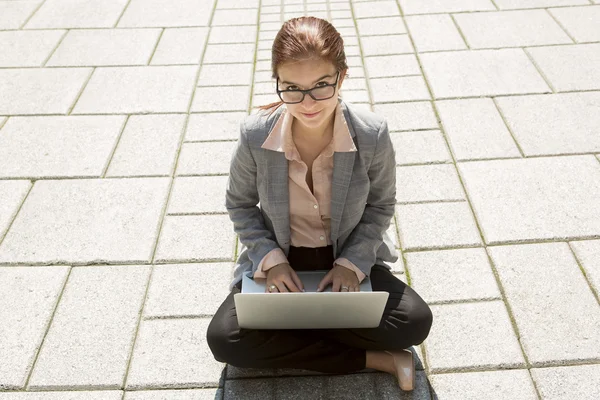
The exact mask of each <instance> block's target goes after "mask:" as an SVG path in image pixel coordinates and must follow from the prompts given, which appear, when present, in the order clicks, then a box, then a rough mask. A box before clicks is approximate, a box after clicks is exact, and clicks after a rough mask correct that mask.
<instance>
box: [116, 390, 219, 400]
mask: <svg viewBox="0 0 600 400" xmlns="http://www.w3.org/2000/svg"><path fill="white" fill-rule="evenodd" d="M165 398H167V399H169V400H221V399H222V398H223V389H222V388H212V389H208V388H207V389H173V390H165V389H161V390H135V391H130V392H125V394H124V396H123V400H164V399H165ZM120 399H121V398H120V397H119V399H118V400H120ZM116 400H117V399H116Z"/></svg>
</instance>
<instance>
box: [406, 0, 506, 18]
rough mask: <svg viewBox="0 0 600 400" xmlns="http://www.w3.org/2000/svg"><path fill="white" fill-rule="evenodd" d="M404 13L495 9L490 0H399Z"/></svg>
mask: <svg viewBox="0 0 600 400" xmlns="http://www.w3.org/2000/svg"><path fill="white" fill-rule="evenodd" d="M400 7H402V10H403V11H404V15H410V14H432V13H451V12H464V11H487V10H495V9H496V7H494V3H492V2H491V1H490V0H454V1H444V0H400Z"/></svg>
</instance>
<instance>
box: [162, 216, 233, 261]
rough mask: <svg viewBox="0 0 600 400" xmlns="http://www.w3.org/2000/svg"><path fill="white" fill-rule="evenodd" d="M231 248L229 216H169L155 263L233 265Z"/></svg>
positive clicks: (231, 229)
mask: <svg viewBox="0 0 600 400" xmlns="http://www.w3.org/2000/svg"><path fill="white" fill-rule="evenodd" d="M234 245H235V234H234V231H233V224H232V223H231V220H230V219H229V216H228V215H198V216H169V217H165V220H164V223H163V228H162V232H161V237H160V241H159V243H158V248H157V250H156V256H155V260H154V261H155V262H160V263H166V262H179V261H192V262H196V261H232V260H233V250H234Z"/></svg>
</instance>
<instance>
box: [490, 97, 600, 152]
mask: <svg viewBox="0 0 600 400" xmlns="http://www.w3.org/2000/svg"><path fill="white" fill-rule="evenodd" d="M496 101H497V102H498V107H499V108H500V111H501V112H502V114H503V115H504V117H505V118H506V121H507V123H508V126H509V127H510V129H511V131H512V132H513V135H514V137H515V138H516V140H517V142H518V143H519V145H520V146H521V149H522V150H523V153H524V154H525V155H526V156H532V155H551V154H569V153H588V152H590V153H591V152H598V151H600V135H598V132H599V131H600V113H599V112H598V108H599V107H600V92H589V93H563V94H551V95H535V96H514V97H500V98H497V99H496Z"/></svg>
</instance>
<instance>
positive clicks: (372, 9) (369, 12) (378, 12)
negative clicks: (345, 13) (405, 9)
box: [354, 0, 400, 18]
mask: <svg viewBox="0 0 600 400" xmlns="http://www.w3.org/2000/svg"><path fill="white" fill-rule="evenodd" d="M397 15H400V10H399V9H398V5H397V4H396V2H395V1H391V0H383V1H377V2H368V3H354V17H355V18H375V17H391V16H397Z"/></svg>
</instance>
